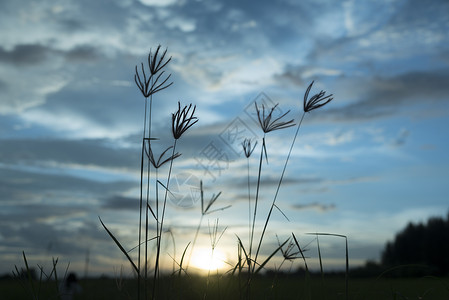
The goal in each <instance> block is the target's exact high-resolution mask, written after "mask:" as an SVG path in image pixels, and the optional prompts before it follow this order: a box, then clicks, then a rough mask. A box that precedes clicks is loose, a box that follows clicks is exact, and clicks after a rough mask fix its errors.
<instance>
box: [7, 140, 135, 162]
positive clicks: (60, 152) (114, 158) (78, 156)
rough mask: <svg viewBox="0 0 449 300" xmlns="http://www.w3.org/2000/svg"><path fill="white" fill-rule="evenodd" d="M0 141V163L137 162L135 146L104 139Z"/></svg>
mask: <svg viewBox="0 0 449 300" xmlns="http://www.w3.org/2000/svg"><path fill="white" fill-rule="evenodd" d="M0 143H1V149H0V162H2V163H5V164H15V163H22V164H26V165H35V164H40V163H41V162H56V163H62V164H80V165H85V166H100V167H118V168H134V167H135V166H138V162H139V161H140V160H139V154H140V153H139V150H138V149H134V148H117V147H114V143H112V144H110V143H111V142H110V141H107V140H62V139H61V140H59V139H9V140H2V141H0Z"/></svg>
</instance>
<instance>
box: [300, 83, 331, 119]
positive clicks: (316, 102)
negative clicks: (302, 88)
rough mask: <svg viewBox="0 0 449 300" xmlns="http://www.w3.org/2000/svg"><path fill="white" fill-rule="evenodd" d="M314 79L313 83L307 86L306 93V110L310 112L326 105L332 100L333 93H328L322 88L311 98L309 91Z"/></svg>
mask: <svg viewBox="0 0 449 300" xmlns="http://www.w3.org/2000/svg"><path fill="white" fill-rule="evenodd" d="M313 83H314V82H313V81H312V83H311V84H310V85H309V87H308V88H307V90H306V92H305V94H304V112H310V111H312V110H314V109H317V108H320V107H321V106H324V105H326V104H327V103H329V102H331V101H332V99H334V98H332V96H333V95H332V94H330V95H327V96H325V95H326V92H325V91H323V90H321V91H320V92H319V93H318V94H315V95H313V96H312V97H310V99H308V98H309V92H310V89H311V88H312V85H313Z"/></svg>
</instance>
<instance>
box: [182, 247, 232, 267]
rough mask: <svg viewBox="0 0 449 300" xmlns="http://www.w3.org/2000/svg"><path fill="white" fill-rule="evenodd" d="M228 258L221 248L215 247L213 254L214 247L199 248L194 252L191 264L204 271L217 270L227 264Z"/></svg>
mask: <svg viewBox="0 0 449 300" xmlns="http://www.w3.org/2000/svg"><path fill="white" fill-rule="evenodd" d="M226 260H227V258H226V255H225V253H224V252H222V251H220V250H219V249H215V250H214V252H213V255H212V249H208V248H198V249H195V251H194V252H193V254H192V261H191V265H192V267H194V268H197V269H200V270H203V271H209V270H210V271H215V270H220V269H223V268H224V267H225V266H226Z"/></svg>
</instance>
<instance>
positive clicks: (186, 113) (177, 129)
mask: <svg viewBox="0 0 449 300" xmlns="http://www.w3.org/2000/svg"><path fill="white" fill-rule="evenodd" d="M191 108H192V104H190V105H189V106H187V105H186V106H184V108H183V109H181V103H179V101H178V110H177V111H176V113H174V114H172V133H173V138H175V140H177V139H179V138H180V137H181V136H182V134H183V133H184V132H186V131H187V129H189V128H190V127H192V126H193V125H194V124H195V123H196V122H198V118H197V117H194V116H193V114H194V113H195V109H196V105H194V106H193V109H192V111H190V109H191Z"/></svg>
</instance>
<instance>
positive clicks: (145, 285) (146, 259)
mask: <svg viewBox="0 0 449 300" xmlns="http://www.w3.org/2000/svg"><path fill="white" fill-rule="evenodd" d="M152 106H153V96H150V107H149V118H148V147H150V140H151V108H152ZM147 164H148V167H147V195H146V205H145V277H144V290H145V298H147V281H148V229H149V226H148V206H149V198H150V170H151V163H150V162H149V161H148V162H147Z"/></svg>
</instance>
